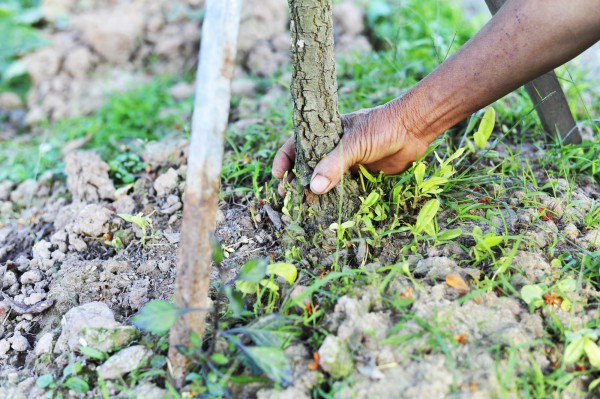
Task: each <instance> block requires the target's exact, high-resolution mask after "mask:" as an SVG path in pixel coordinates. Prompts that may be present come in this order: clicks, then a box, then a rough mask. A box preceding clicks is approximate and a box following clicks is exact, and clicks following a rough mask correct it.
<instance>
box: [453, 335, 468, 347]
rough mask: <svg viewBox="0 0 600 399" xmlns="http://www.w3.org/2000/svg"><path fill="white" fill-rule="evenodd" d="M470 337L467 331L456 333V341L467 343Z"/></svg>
mask: <svg viewBox="0 0 600 399" xmlns="http://www.w3.org/2000/svg"><path fill="white" fill-rule="evenodd" d="M468 339H469V336H468V335H467V333H462V334H456V335H455V336H454V341H456V342H457V343H459V344H463V345H464V344H466V343H467V341H468Z"/></svg>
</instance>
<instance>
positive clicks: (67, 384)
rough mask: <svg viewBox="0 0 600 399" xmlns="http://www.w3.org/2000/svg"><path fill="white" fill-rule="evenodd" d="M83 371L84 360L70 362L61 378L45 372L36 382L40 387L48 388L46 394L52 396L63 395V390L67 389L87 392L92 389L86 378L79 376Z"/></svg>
mask: <svg viewBox="0 0 600 399" xmlns="http://www.w3.org/2000/svg"><path fill="white" fill-rule="evenodd" d="M83 371H84V367H83V362H75V363H70V364H69V365H67V367H65V368H64V370H63V373H62V376H61V377H60V378H58V379H55V377H54V375H52V374H44V375H41V376H39V377H38V378H37V380H36V381H35V384H36V385H37V386H38V387H39V388H42V389H47V391H46V396H47V397H50V398H54V397H63V392H62V391H67V390H73V391H75V392H77V393H80V394H85V393H87V392H88V391H89V390H90V386H89V384H88V382H87V381H86V380H85V379H83V378H81V377H80V376H79V375H81V373H82V372H83ZM78 374H79V375H78Z"/></svg>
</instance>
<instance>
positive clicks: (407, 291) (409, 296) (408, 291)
mask: <svg viewBox="0 0 600 399" xmlns="http://www.w3.org/2000/svg"><path fill="white" fill-rule="evenodd" d="M412 290H413V289H412V287H408V288H407V289H405V290H404V291H402V292H401V293H400V298H404V299H410V300H412V299H413V295H412Z"/></svg>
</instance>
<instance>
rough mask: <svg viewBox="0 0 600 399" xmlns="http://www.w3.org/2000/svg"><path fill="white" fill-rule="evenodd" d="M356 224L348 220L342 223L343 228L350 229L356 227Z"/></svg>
mask: <svg viewBox="0 0 600 399" xmlns="http://www.w3.org/2000/svg"><path fill="white" fill-rule="evenodd" d="M355 224H356V222H354V220H348V221H347V222H344V223H342V228H343V229H349V228H351V227H354V225H355Z"/></svg>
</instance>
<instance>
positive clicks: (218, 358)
mask: <svg viewBox="0 0 600 399" xmlns="http://www.w3.org/2000/svg"><path fill="white" fill-rule="evenodd" d="M210 360H211V361H212V362H213V363H216V364H218V365H219V366H224V365H226V364H227V363H228V362H229V359H228V358H227V356H225V355H223V354H222V353H213V354H212V356H211V357H210Z"/></svg>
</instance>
